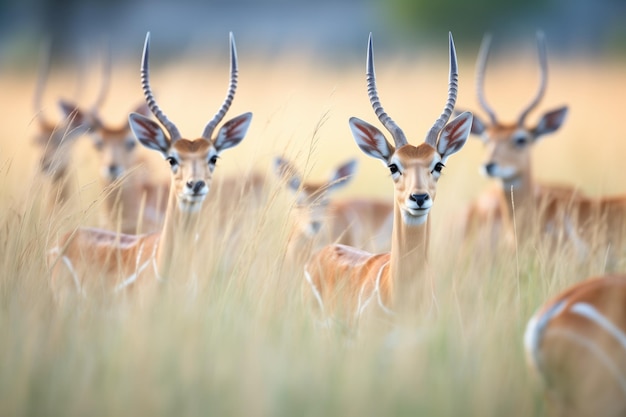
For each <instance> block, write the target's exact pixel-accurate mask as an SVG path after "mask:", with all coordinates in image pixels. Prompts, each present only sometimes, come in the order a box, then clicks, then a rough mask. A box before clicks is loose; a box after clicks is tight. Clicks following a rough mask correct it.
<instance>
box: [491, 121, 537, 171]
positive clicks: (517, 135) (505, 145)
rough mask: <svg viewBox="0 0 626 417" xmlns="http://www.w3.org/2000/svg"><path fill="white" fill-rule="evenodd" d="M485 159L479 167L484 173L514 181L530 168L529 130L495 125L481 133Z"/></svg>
mask: <svg viewBox="0 0 626 417" xmlns="http://www.w3.org/2000/svg"><path fill="white" fill-rule="evenodd" d="M482 139H483V142H484V143H485V145H486V148H487V159H486V160H485V162H484V164H483V165H482V167H481V170H482V172H483V174H484V175H486V176H488V177H492V178H499V179H501V180H503V181H506V182H514V181H515V180H518V179H519V178H520V177H521V176H523V175H525V174H526V172H528V171H529V170H530V149H531V145H532V143H533V141H534V138H533V137H532V134H531V132H529V131H528V130H526V129H523V128H519V127H517V126H515V125H510V126H504V125H495V126H492V127H490V128H488V129H486V130H485V132H484V134H483V135H482Z"/></svg>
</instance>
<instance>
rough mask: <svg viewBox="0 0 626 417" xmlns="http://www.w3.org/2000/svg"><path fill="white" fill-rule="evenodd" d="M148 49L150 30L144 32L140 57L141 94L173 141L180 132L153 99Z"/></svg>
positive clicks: (178, 137) (178, 136)
mask: <svg viewBox="0 0 626 417" xmlns="http://www.w3.org/2000/svg"><path fill="white" fill-rule="evenodd" d="M149 50H150V32H148V33H147V34H146V42H145V43H144V46H143V57H142V58H141V88H143V94H144V96H145V98H146V103H147V104H148V107H149V108H150V111H151V112H152V114H154V117H156V118H157V120H158V121H159V122H161V124H162V125H163V127H165V129H167V131H168V133H169V134H170V140H171V141H172V143H173V142H175V141H177V140H178V139H180V138H181V136H180V132H179V131H178V129H177V128H176V126H175V125H174V123H172V122H170V120H169V119H168V118H167V116H166V115H165V113H163V111H161V109H160V108H159V105H158V104H157V103H156V100H155V99H154V95H153V94H152V89H151V88H150V76H149V72H150V70H149V68H148V55H149Z"/></svg>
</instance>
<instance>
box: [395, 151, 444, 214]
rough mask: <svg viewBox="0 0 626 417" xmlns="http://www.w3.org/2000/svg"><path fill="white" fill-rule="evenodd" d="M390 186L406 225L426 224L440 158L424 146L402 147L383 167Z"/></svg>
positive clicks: (440, 163) (433, 194)
mask: <svg viewBox="0 0 626 417" xmlns="http://www.w3.org/2000/svg"><path fill="white" fill-rule="evenodd" d="M387 166H388V168H389V171H390V172H391V178H392V179H393V182H394V190H395V191H394V196H395V204H396V206H397V207H398V208H399V209H400V213H401V214H402V219H403V221H404V223H405V224H407V225H419V224H422V223H424V222H425V221H426V219H427V218H428V213H430V209H431V208H432V206H433V202H434V200H435V195H436V191H437V180H438V179H439V176H440V175H441V170H442V169H443V167H444V164H443V162H442V158H441V156H440V155H439V154H438V153H437V152H436V151H435V149H434V148H433V147H432V146H430V145H427V144H422V145H419V146H417V147H415V146H412V145H405V146H403V147H401V148H399V149H397V150H396V152H394V154H393V155H392V157H391V158H390V160H389V164H388V165H387Z"/></svg>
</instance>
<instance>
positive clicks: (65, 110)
mask: <svg viewBox="0 0 626 417" xmlns="http://www.w3.org/2000/svg"><path fill="white" fill-rule="evenodd" d="M59 108H60V109H61V113H62V114H63V117H64V119H65V120H67V122H68V123H67V130H68V131H76V130H80V131H81V133H84V132H86V131H87V130H89V129H90V128H95V127H97V125H98V122H97V119H96V118H94V117H90V116H89V115H87V113H86V112H84V111H83V110H81V109H80V108H79V107H78V105H76V104H74V103H70V102H69V101H66V100H59ZM83 130H84V132H83ZM77 133H78V132H77Z"/></svg>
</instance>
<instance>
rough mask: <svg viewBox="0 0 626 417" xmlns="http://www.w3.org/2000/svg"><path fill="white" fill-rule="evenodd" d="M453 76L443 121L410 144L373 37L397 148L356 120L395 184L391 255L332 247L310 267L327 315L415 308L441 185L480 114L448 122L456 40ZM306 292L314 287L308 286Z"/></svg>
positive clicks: (370, 67)
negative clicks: (391, 104)
mask: <svg viewBox="0 0 626 417" xmlns="http://www.w3.org/2000/svg"><path fill="white" fill-rule="evenodd" d="M449 48H450V51H449V52H450V74H449V87H448V98H447V101H446V104H445V107H444V110H443V112H442V114H441V116H440V117H439V118H438V119H437V120H436V121H435V123H434V124H433V126H432V127H431V128H430V130H429V131H428V133H427V135H426V139H425V142H424V143H422V144H420V145H418V146H413V145H410V144H409V143H408V141H407V139H406V136H405V134H404V132H403V131H402V129H400V127H399V126H398V125H397V124H396V123H395V122H394V121H393V120H392V119H391V117H390V116H388V115H387V113H385V111H384V109H383V107H382V105H381V103H380V99H379V98H378V91H377V88H376V77H375V74H374V56H373V47H372V36H371V34H370V37H369V42H368V49H367V69H366V75H367V89H368V96H369V99H370V102H371V104H372V107H373V109H374V112H375V113H376V115H377V116H378V119H379V121H380V122H381V123H382V125H383V126H385V128H386V129H387V130H388V131H389V132H390V133H391V135H392V137H393V140H394V143H395V147H394V146H392V145H391V144H390V143H389V142H388V141H387V139H386V138H385V136H384V135H383V133H382V132H381V131H380V130H379V129H378V128H376V127H374V126H372V125H371V124H369V123H367V122H365V121H363V120H360V119H358V118H356V117H353V118H351V119H350V129H351V131H352V134H353V136H354V138H355V140H356V143H357V145H358V146H359V148H360V149H361V150H362V151H363V152H364V153H365V154H367V155H369V156H371V157H373V158H377V159H380V160H381V161H382V162H383V163H384V164H385V165H386V166H387V168H388V169H389V171H390V172H391V178H392V180H393V183H394V200H393V203H394V207H393V213H394V218H393V231H392V234H391V252H387V253H381V254H376V255H374V254H371V253H369V252H365V251H362V250H359V249H355V248H353V247H350V246H344V245H339V244H334V245H329V246H325V247H324V248H322V249H321V250H320V251H319V252H317V253H315V254H314V255H313V256H312V257H311V259H310V260H309V261H308V262H307V264H306V266H305V278H306V283H307V284H308V285H310V290H311V291H312V294H313V296H314V299H315V300H316V303H315V302H314V304H317V307H319V310H320V313H321V314H322V316H328V315H329V314H332V313H334V312H336V311H337V312H339V313H340V315H341V316H343V317H345V318H346V319H347V320H348V321H349V322H351V321H352V319H357V320H358V318H359V317H360V316H361V315H362V314H363V312H364V311H365V310H366V309H367V308H368V307H371V306H378V307H379V308H380V309H382V310H383V311H384V312H386V313H391V312H393V311H403V310H405V308H407V307H409V306H411V307H413V306H414V305H415V304H414V302H415V301H416V296H419V295H420V291H419V288H420V287H419V286H420V285H423V284H426V283H427V282H428V279H426V278H425V277H424V275H426V274H425V266H426V263H427V259H428V241H429V233H430V219H429V216H428V215H429V213H430V210H431V209H432V207H433V201H434V199H435V194H436V190H437V181H438V180H439V176H440V175H441V171H442V170H443V168H444V166H445V164H446V163H447V161H448V158H449V157H450V156H451V155H452V154H454V153H455V152H457V151H459V150H460V149H461V148H462V147H463V145H464V144H465V142H466V140H467V137H468V135H469V132H470V129H471V124H472V115H471V113H468V112H466V113H462V114H461V115H459V116H457V117H456V118H455V119H454V120H453V121H451V122H450V123H448V120H449V119H450V116H451V115H452V111H453V110H454V105H455V102H456V97H457V92H458V69H457V59H456V51H455V48H454V42H453V39H452V34H449ZM305 285H306V284H305Z"/></svg>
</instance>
